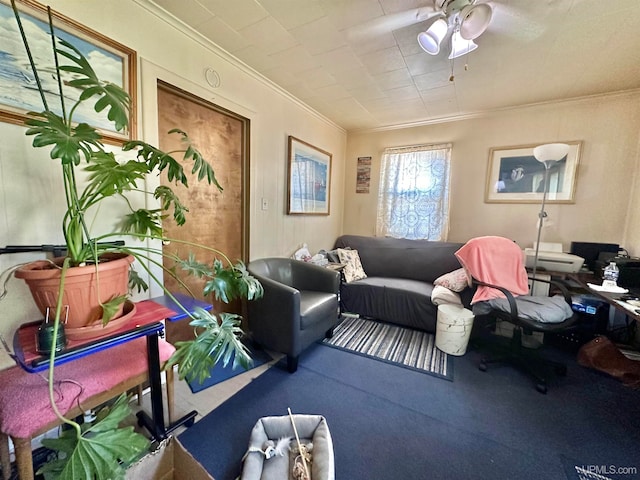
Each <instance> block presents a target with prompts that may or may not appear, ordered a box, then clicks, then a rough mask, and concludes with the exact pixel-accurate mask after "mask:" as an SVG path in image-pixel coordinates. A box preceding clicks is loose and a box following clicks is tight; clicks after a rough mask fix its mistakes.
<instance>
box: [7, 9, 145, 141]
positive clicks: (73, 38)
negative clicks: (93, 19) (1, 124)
mask: <svg viewBox="0 0 640 480" xmlns="http://www.w3.org/2000/svg"><path fill="white" fill-rule="evenodd" d="M16 5H17V7H18V10H19V11H20V18H21V21H22V25H23V28H24V29H25V31H28V32H29V45H30V49H31V53H32V56H33V58H34V61H35V62H36V67H37V68H38V72H39V77H40V82H41V84H42V86H43V88H44V90H45V99H46V101H47V104H48V105H49V108H50V109H51V110H52V111H54V112H55V113H57V114H58V115H61V114H62V109H61V106H60V105H61V99H60V94H59V89H58V78H57V76H56V73H55V71H56V70H55V63H54V62H55V60H54V57H53V51H52V46H51V36H50V34H49V31H50V30H49V24H48V16H47V9H46V8H45V7H44V6H43V5H41V4H39V3H37V2H35V1H32V0H16ZM51 15H52V19H53V27H54V33H55V36H56V37H57V38H60V39H64V40H66V41H68V42H69V43H71V44H73V45H74V46H75V47H76V48H78V49H79V50H80V51H81V52H82V54H83V55H84V56H85V57H87V59H88V60H89V62H90V63H91V65H92V66H93V67H94V69H95V70H96V74H97V76H98V78H100V80H102V81H105V82H110V83H114V84H116V85H119V86H120V87H123V88H124V90H125V91H126V92H127V93H128V94H129V95H130V97H131V112H130V116H129V129H128V130H127V131H125V132H122V131H121V132H117V131H115V130H114V127H113V123H112V122H111V121H109V119H108V118H107V113H106V112H107V110H106V109H105V110H103V111H102V112H99V113H98V112H96V111H95V110H93V108H92V107H90V108H85V109H84V110H81V109H78V110H76V111H75V112H74V115H73V119H74V121H75V122H76V123H81V122H84V123H88V124H89V125H91V126H93V127H95V128H97V129H99V130H100V132H101V133H102V134H103V136H104V138H105V140H106V141H108V142H110V143H121V142H123V141H125V140H128V139H131V138H133V137H132V132H135V130H136V110H137V107H136V52H135V51H134V50H131V49H130V48H128V47H125V46H124V45H122V44H120V43H118V42H116V41H114V40H111V39H110V38H107V37H105V36H104V35H101V34H100V33H98V32H95V31H93V30H91V29H89V28H87V27H85V26H84V25H81V24H79V23H77V22H75V21H73V20H71V19H69V18H67V17H65V16H63V15H61V14H59V13H57V12H55V11H53V10H52V11H51ZM58 46H59V45H58ZM59 61H60V64H61V65H64V64H65V63H68V62H69V60H67V59H66V58H65V57H62V56H59ZM72 75H73V74H72V73H69V72H64V73H63V74H62V75H61V76H62V77H63V78H61V80H62V84H63V95H64V101H65V106H66V110H67V112H69V111H70V110H71V108H72V106H73V104H74V103H75V102H76V101H77V99H78V97H79V96H80V94H81V91H80V90H79V89H77V88H73V87H70V86H68V85H66V82H67V81H68V80H70V79H71V78H72ZM0 79H1V81H0V121H5V122H9V123H15V124H19V125H21V124H23V123H24V120H25V119H26V113H27V112H30V111H36V112H40V111H42V110H44V106H43V102H42V99H41V98H40V95H39V93H38V87H37V84H36V80H35V77H34V74H33V72H32V70H31V67H30V64H29V59H28V56H27V53H26V50H25V48H24V45H23V44H22V41H21V37H20V32H19V29H18V24H17V22H16V19H15V16H14V13H13V10H12V9H11V2H10V0H0Z"/></svg>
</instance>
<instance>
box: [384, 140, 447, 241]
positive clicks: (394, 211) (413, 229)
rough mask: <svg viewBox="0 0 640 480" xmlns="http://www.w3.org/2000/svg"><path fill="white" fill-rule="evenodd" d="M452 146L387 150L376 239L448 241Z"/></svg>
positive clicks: (424, 146)
mask: <svg viewBox="0 0 640 480" xmlns="http://www.w3.org/2000/svg"><path fill="white" fill-rule="evenodd" d="M450 162H451V145H450V144H446V145H419V146H415V147H404V148H387V149H386V150H385V151H384V153H383V155H382V163H381V166H380V190H379V194H378V215H377V221H376V235H377V236H382V237H396V238H409V239H425V240H446V239H447V235H448V231H449V170H450Z"/></svg>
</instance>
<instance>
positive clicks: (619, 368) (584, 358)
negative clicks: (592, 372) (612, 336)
mask: <svg viewBox="0 0 640 480" xmlns="http://www.w3.org/2000/svg"><path fill="white" fill-rule="evenodd" d="M578 364H580V365H582V366H583V367H589V368H594V369H596V370H599V371H601V372H605V373H608V374H609V375H611V376H612V377H614V378H617V379H618V380H620V381H621V382H622V383H623V384H625V385H627V386H629V387H632V388H640V361H638V360H631V359H630V358H627V357H626V356H625V355H624V354H623V353H622V352H621V351H620V350H619V349H618V347H616V346H615V345H614V344H613V342H611V340H609V339H608V338H607V337H603V336H598V337H596V338H594V339H593V340H591V341H590V342H589V343H586V344H584V345H583V346H582V347H581V348H580V350H579V351H578Z"/></svg>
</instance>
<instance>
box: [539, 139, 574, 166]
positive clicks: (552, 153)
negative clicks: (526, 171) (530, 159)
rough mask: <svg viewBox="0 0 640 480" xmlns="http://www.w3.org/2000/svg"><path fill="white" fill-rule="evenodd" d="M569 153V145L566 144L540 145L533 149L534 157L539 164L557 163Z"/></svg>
mask: <svg viewBox="0 0 640 480" xmlns="http://www.w3.org/2000/svg"><path fill="white" fill-rule="evenodd" d="M568 153H569V145H567V144H566V143H547V144H545V145H538V146H537V147H536V148H534V149H533V156H534V157H535V158H536V160H538V161H539V162H542V163H544V162H557V161H559V160H562V159H563V158H564V157H566V156H567V154H568Z"/></svg>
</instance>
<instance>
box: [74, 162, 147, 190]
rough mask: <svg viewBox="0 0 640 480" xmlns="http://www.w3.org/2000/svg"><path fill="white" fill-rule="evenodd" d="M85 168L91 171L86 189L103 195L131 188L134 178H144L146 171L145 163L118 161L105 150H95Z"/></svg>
mask: <svg viewBox="0 0 640 480" xmlns="http://www.w3.org/2000/svg"><path fill="white" fill-rule="evenodd" d="M85 170H86V171H87V172H91V174H90V175H89V186H88V188H87V191H88V192H99V193H100V195H101V196H103V197H109V196H111V195H114V194H116V193H123V192H125V191H128V190H132V189H133V188H135V186H136V180H144V178H145V176H146V174H147V173H148V169H147V165H146V164H144V163H142V162H138V161H136V160H129V161H128V162H125V163H119V162H118V161H116V159H115V156H114V155H113V153H107V152H95V154H94V155H93V157H92V158H91V161H90V162H89V165H87V166H86V167H85Z"/></svg>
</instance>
